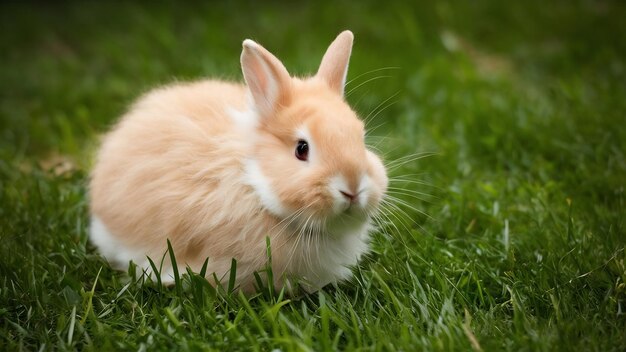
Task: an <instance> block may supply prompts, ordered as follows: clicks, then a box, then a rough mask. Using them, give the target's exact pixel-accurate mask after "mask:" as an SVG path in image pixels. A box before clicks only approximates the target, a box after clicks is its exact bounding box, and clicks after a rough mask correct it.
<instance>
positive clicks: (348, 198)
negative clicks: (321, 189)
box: [339, 191, 358, 203]
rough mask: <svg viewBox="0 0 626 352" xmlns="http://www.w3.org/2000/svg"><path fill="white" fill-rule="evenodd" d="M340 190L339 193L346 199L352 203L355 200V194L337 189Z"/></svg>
mask: <svg viewBox="0 0 626 352" xmlns="http://www.w3.org/2000/svg"><path fill="white" fill-rule="evenodd" d="M339 192H341V194H343V196H344V197H346V199H347V200H348V201H349V202H350V203H354V202H356V199H357V197H358V195H357V194H352V193H348V192H344V191H339Z"/></svg>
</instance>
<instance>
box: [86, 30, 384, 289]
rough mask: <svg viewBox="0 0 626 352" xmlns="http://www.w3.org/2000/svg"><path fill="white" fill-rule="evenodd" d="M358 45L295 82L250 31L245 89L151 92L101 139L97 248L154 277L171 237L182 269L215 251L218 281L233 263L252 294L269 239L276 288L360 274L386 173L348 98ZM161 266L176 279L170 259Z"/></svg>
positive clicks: (339, 45) (342, 40) (225, 85)
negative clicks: (356, 268) (356, 269)
mask: <svg viewBox="0 0 626 352" xmlns="http://www.w3.org/2000/svg"><path fill="white" fill-rule="evenodd" d="M352 41H353V35H352V33H351V32H350V31H344V32H342V33H341V34H339V36H338V37H337V38H336V39H335V41H333V43H332V44H331V45H330V47H329V48H328V50H327V52H326V54H325V55H324V57H323V59H322V63H321V65H320V68H319V70H318V72H317V74H316V75H315V76H313V77H310V78H306V79H298V78H292V77H290V75H289V73H288V72H287V70H286V69H285V67H284V66H283V64H282V63H281V62H280V61H279V60H278V59H277V58H276V57H274V56H273V55H272V54H271V53H270V52H268V51H267V50H266V49H265V48H263V47H262V46H261V45H259V44H257V43H255V42H254V41H252V40H245V41H244V42H243V51H242V53H241V67H242V70H243V76H244V78H245V82H246V85H242V84H238V83H231V82H223V81H215V80H207V81H201V82H195V83H184V84H175V85H170V86H165V87H162V88H159V89H156V90H154V91H152V92H150V93H148V94H147V95H145V96H144V97H142V98H141V99H140V100H139V101H138V102H137V103H135V104H134V106H133V107H132V108H131V109H130V111H129V112H128V113H127V114H126V115H125V116H123V117H122V119H121V120H120V122H119V123H118V124H117V125H116V126H115V127H114V128H113V129H112V131H110V132H109V133H108V134H107V135H106V136H105V137H104V139H103V143H102V146H101V149H100V150H99V152H98V154H97V160H96V164H95V167H94V169H93V172H92V174H91V183H90V197H91V216H92V217H91V228H90V238H91V241H92V243H93V244H94V245H95V246H97V247H98V249H99V251H100V253H102V255H103V256H105V257H106V258H107V260H109V261H110V263H111V264H112V265H114V266H115V267H117V268H120V269H122V268H124V267H125V266H127V265H128V263H129V261H131V260H132V261H133V262H134V263H135V264H137V266H138V267H139V268H141V269H143V270H146V271H147V272H149V273H151V270H150V265H149V261H148V259H147V257H150V258H151V259H152V260H153V261H154V262H155V263H156V265H157V266H159V263H160V262H161V260H162V258H163V257H164V254H165V253H166V251H167V241H166V240H167V239H169V240H170V242H171V244H172V247H173V249H174V252H175V254H176V259H177V263H178V265H179V266H180V270H181V271H183V270H184V269H185V267H187V266H189V267H191V269H192V270H194V271H196V272H198V271H199V270H200V268H201V266H202V264H203V263H204V261H205V259H206V258H207V257H208V258H209V261H208V263H209V264H208V270H207V278H209V274H211V275H210V277H213V275H212V274H213V273H215V274H216V276H217V277H218V278H220V279H221V280H220V282H221V283H222V284H225V283H227V282H228V279H229V269H230V267H231V259H232V258H235V259H236V260H237V271H236V282H235V285H236V287H239V289H241V290H243V291H244V292H248V293H250V292H254V290H255V278H254V272H255V271H261V270H263V269H264V268H265V267H266V265H267V263H268V260H267V251H266V239H267V238H269V239H270V243H271V253H272V272H273V277H274V282H273V284H274V286H275V287H276V288H277V289H280V288H282V287H286V288H289V287H290V286H285V285H291V284H293V282H294V279H296V280H297V281H298V282H299V283H300V285H301V287H303V288H304V289H305V290H306V291H308V292H312V291H315V290H318V289H320V288H321V287H323V286H325V285H327V284H329V283H332V282H337V281H339V280H342V279H345V278H347V277H349V275H350V273H351V270H350V266H353V265H355V264H356V263H357V262H358V260H359V258H360V257H361V256H362V255H363V253H365V252H366V251H367V249H368V232H369V231H370V230H371V227H372V225H371V217H372V215H373V213H375V212H376V211H377V209H378V206H379V203H380V201H381V198H382V197H383V195H384V193H385V191H386V188H387V182H388V180H387V176H386V172H385V168H384V166H383V164H382V163H381V161H380V159H379V158H378V157H377V156H376V155H375V154H374V153H372V152H371V151H369V150H367V149H366V147H365V144H364V124H363V122H362V121H360V120H359V119H358V117H357V116H356V114H355V112H354V111H352V110H351V109H350V107H349V106H348V105H347V104H346V102H345V101H344V99H343V90H344V85H345V80H346V74H347V70H348V61H349V58H350V53H351V50H352ZM161 265H162V272H161V277H162V279H163V281H164V282H172V281H173V277H172V275H173V270H172V265H171V263H170V261H169V260H168V256H165V260H163V262H162V264H161ZM151 274H152V273H151ZM209 279H210V278H209ZM265 279H267V278H266V277H265ZM212 284H215V283H213V282H212Z"/></svg>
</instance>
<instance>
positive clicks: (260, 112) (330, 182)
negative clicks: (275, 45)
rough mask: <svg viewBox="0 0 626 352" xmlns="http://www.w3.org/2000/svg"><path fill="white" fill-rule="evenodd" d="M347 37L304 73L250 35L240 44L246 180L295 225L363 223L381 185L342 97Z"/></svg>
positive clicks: (379, 167)
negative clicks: (246, 96) (247, 111)
mask: <svg viewBox="0 0 626 352" xmlns="http://www.w3.org/2000/svg"><path fill="white" fill-rule="evenodd" d="M352 41H353V35H352V33H351V32H350V31H344V32H342V33H341V34H339V36H338V37H337V38H336V39H335V40H334V41H333V42H332V44H331V45H330V47H329V48H328V50H327V51H326V54H325V55H324V57H323V59H322V63H321V65H320V67H319V70H318V72H317V74H316V75H314V76H312V77H309V78H306V79H298V78H292V77H290V75H289V73H288V72H287V70H286V69H285V67H284V66H283V64H282V63H281V62H280V61H279V60H278V59H277V58H276V57H275V56H274V55H272V54H271V53H270V52H269V51H267V50H266V49H265V48H263V47H262V46H260V45H259V44H257V43H255V42H254V41H252V40H245V41H244V42H243V52H242V54H241V66H242V69H243V74H244V78H245V80H246V83H247V86H248V89H249V92H250V96H251V99H250V104H251V111H252V112H251V114H252V115H254V116H253V117H252V121H251V122H250V124H251V125H253V126H251V128H253V129H254V132H253V133H252V134H251V136H252V137H251V141H250V143H251V149H250V155H249V156H248V159H247V160H248V161H247V164H246V176H247V180H248V182H249V183H250V184H251V185H252V186H253V187H254V189H255V191H256V192H257V194H258V195H259V197H260V198H261V200H262V202H263V204H264V206H265V207H266V208H267V209H268V210H269V211H270V212H271V213H273V214H274V215H276V216H278V217H280V218H282V219H286V218H289V217H292V218H293V221H295V223H296V224H299V225H300V226H308V225H310V226H312V228H315V227H316V226H318V227H319V228H320V229H322V227H324V228H326V229H328V226H333V227H335V226H341V225H339V224H353V225H352V226H356V225H357V224H363V223H364V222H366V220H367V219H368V218H369V217H370V216H371V215H372V213H374V212H376V210H377V209H378V206H379V203H380V201H381V199H382V197H383V195H384V193H385V191H386V188H387V182H388V180H387V175H386V172H385V168H384V166H383V164H382V162H381V161H380V159H379V157H378V156H376V155H375V154H374V153H372V152H371V151H369V150H368V149H367V148H366V146H365V141H364V137H365V130H364V124H363V122H362V121H361V120H360V119H359V118H358V116H357V115H356V113H355V112H354V111H353V110H352V109H351V108H350V106H348V104H347V103H346V102H345V100H344V96H343V95H344V85H345V81H346V74H347V71H348V61H349V58H350V53H351V50H352ZM348 226H351V225H348ZM346 230H349V228H347V229H346Z"/></svg>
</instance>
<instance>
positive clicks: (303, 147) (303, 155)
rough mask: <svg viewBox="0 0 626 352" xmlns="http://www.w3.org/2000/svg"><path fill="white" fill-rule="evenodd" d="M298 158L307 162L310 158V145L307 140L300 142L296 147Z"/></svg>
mask: <svg viewBox="0 0 626 352" xmlns="http://www.w3.org/2000/svg"><path fill="white" fill-rule="evenodd" d="M296 158H298V159H299V160H302V161H306V160H307V159H308V158H309V143H307V142H306V141H305V140H302V139H301V140H299V141H298V145H297V146H296Z"/></svg>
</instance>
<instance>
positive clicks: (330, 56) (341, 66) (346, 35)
mask: <svg viewBox="0 0 626 352" xmlns="http://www.w3.org/2000/svg"><path fill="white" fill-rule="evenodd" d="M353 40H354V35H353V34H352V32H350V31H343V32H341V33H340V34H339V35H338V36H337V38H336V39H335V40H334V41H333V42H332V43H331V44H330V46H329V47H328V50H326V54H324V57H323V58H322V63H321V64H320V68H319V69H318V70H317V76H318V77H320V78H321V79H323V80H324V81H325V82H326V83H327V84H328V85H329V86H330V88H331V89H332V90H334V91H335V92H337V94H339V95H341V96H343V88H344V85H345V84H346V76H347V75H348V63H349V61H350V53H352V41H353Z"/></svg>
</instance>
